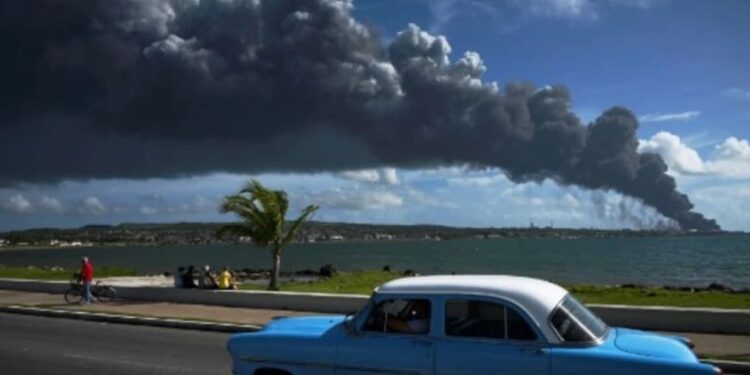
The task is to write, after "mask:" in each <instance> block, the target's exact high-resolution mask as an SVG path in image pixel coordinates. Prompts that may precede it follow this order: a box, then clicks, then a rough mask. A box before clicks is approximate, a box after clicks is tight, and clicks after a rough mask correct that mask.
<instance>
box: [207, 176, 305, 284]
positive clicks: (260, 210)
mask: <svg viewBox="0 0 750 375" xmlns="http://www.w3.org/2000/svg"><path fill="white" fill-rule="evenodd" d="M288 209H289V200H288V199H287V196H286V193H285V192H284V191H282V190H270V189H267V188H266V187H264V186H263V185H261V184H260V182H258V181H255V180H251V181H250V182H249V183H248V184H247V185H246V186H245V188H244V189H242V190H241V191H240V192H239V193H238V194H234V195H230V196H227V197H226V198H224V202H223V203H222V204H221V208H220V211H221V213H229V212H231V213H235V214H237V215H238V216H239V217H240V218H241V219H242V220H243V223H242V224H233V225H226V226H224V227H222V228H221V229H219V232H218V235H219V236H223V235H224V234H226V233H231V234H234V235H237V236H246V237H250V238H252V240H253V243H255V244H256V245H258V246H262V247H267V248H269V249H270V250H271V255H272V256H273V272H272V273H271V281H270V283H269V284H268V289H269V290H278V289H279V271H280V269H281V254H282V252H283V249H284V246H286V245H287V244H289V243H290V242H292V241H293V240H294V236H295V234H296V232H297V230H298V229H299V228H300V226H301V225H302V223H303V222H304V221H305V220H307V218H308V217H309V216H310V215H312V214H313V212H315V211H316V210H317V209H318V206H316V205H309V206H307V207H305V209H303V210H302V214H301V215H300V216H299V217H298V218H297V220H294V221H293V222H292V223H291V224H290V225H287V223H286V212H287V210H288Z"/></svg>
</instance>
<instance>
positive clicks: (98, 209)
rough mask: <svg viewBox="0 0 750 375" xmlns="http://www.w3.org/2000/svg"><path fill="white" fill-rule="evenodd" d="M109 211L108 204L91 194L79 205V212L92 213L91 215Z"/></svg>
mask: <svg viewBox="0 0 750 375" xmlns="http://www.w3.org/2000/svg"><path fill="white" fill-rule="evenodd" d="M106 212H107V206H105V205H104V203H102V201H100V200H99V198H97V197H94V196H91V197H87V198H85V199H84V200H83V202H81V204H80V205H79V206H78V213H80V214H84V215H86V214H90V215H101V214H104V213H106Z"/></svg>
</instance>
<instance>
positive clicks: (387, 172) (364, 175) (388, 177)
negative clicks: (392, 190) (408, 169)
mask: <svg viewBox="0 0 750 375" xmlns="http://www.w3.org/2000/svg"><path fill="white" fill-rule="evenodd" d="M338 176H339V177H341V178H344V179H347V180H353V181H358V182H368V183H381V184H386V185H398V184H399V183H400V179H399V178H398V172H397V171H396V168H379V169H360V170H354V171H345V172H341V173H339V174H338Z"/></svg>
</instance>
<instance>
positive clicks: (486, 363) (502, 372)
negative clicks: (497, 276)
mask: <svg viewBox="0 0 750 375" xmlns="http://www.w3.org/2000/svg"><path fill="white" fill-rule="evenodd" d="M440 303H441V306H442V309H441V312H442V314H441V315H442V317H443V324H441V325H440V328H441V331H442V332H440V333H438V338H437V339H436V341H435V374H436V375H463V374H466V375H469V374H471V375H475V374H493V375H511V374H512V375H548V374H549V371H550V359H549V354H548V352H549V351H548V347H547V343H546V340H544V338H543V336H542V335H541V334H540V332H539V331H538V330H537V329H536V328H534V326H533V325H531V324H529V320H528V317H527V316H526V315H525V314H524V313H522V312H521V310H520V309H518V308H517V307H516V306H514V305H513V304H511V303H509V302H507V301H499V300H495V299H491V298H484V297H474V296H470V297H466V296H456V297H455V298H454V297H446V298H444V299H443V300H442V301H441V302H440Z"/></svg>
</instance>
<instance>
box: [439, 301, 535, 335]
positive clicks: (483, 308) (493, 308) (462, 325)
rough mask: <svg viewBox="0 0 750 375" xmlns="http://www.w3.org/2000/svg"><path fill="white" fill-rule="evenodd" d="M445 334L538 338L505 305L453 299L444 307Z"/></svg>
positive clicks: (519, 315) (523, 320)
mask: <svg viewBox="0 0 750 375" xmlns="http://www.w3.org/2000/svg"><path fill="white" fill-rule="evenodd" d="M445 334H446V335H448V336H456V337H476V338H487V339H500V340H507V339H510V340H527V341H534V340H536V339H537V336H536V333H535V332H534V330H533V329H532V328H531V327H530V326H529V324H528V322H526V319H524V318H523V316H521V314H519V313H518V312H517V311H516V310H514V309H512V308H509V307H507V306H505V305H503V304H500V303H495V302H488V301H478V300H468V299H452V300H449V301H448V302H447V303H446V305H445Z"/></svg>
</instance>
